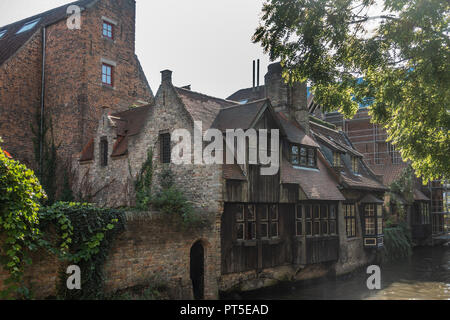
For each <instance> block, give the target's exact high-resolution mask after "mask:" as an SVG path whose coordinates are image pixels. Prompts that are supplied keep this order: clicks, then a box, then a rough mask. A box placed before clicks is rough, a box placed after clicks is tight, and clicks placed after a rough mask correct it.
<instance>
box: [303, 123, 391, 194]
mask: <svg viewBox="0 0 450 320" xmlns="http://www.w3.org/2000/svg"><path fill="white" fill-rule="evenodd" d="M311 131H312V132H313V133H314V136H315V137H316V139H317V140H318V141H319V142H320V143H321V144H323V145H324V146H326V147H327V148H329V149H331V150H332V151H339V152H344V153H346V154H350V156H355V157H358V158H360V159H359V172H358V174H354V173H353V172H352V170H351V169H352V168H351V161H350V158H349V157H348V156H344V161H343V171H342V172H341V178H342V183H343V185H344V186H345V187H346V188H352V189H370V190H377V191H386V190H387V188H386V187H385V186H384V185H383V184H382V183H381V182H379V181H378V180H377V179H376V177H375V176H374V174H373V173H372V172H371V170H370V169H369V168H368V167H367V165H366V163H365V162H364V161H363V159H362V158H363V155H362V154H360V153H359V152H358V151H356V150H355V149H354V148H353V146H352V144H351V142H350V140H349V139H347V137H346V136H345V133H344V132H342V131H336V130H333V129H330V128H327V127H324V126H322V125H320V124H316V123H312V122H311ZM329 160H331V159H329Z"/></svg>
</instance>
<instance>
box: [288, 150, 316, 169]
mask: <svg viewBox="0 0 450 320" xmlns="http://www.w3.org/2000/svg"><path fill="white" fill-rule="evenodd" d="M291 163H292V164H293V165H294V166H301V167H311V168H316V167H317V152H316V149H315V148H311V147H307V146H302V145H292V146H291Z"/></svg>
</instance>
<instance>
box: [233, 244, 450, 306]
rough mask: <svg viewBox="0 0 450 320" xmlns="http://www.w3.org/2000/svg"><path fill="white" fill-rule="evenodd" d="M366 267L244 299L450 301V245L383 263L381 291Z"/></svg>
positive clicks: (252, 293)
mask: <svg viewBox="0 0 450 320" xmlns="http://www.w3.org/2000/svg"><path fill="white" fill-rule="evenodd" d="M369 276H370V275H368V274H366V272H365V270H361V271H360V272H356V273H353V274H352V275H350V276H345V277H340V278H338V279H333V280H330V279H326V280H319V281H315V282H305V283H302V284H283V285H280V286H278V287H275V288H267V289H262V290H258V291H253V292H247V293H243V294H242V295H241V297H242V298H243V299H244V300H247V299H251V300H450V247H449V246H447V247H434V248H416V249H415V250H414V254H413V256H412V257H411V258H410V259H408V260H406V261H402V262H396V263H390V264H385V265H383V266H381V290H369V289H368V288H367V285H366V282H367V279H368V277H369Z"/></svg>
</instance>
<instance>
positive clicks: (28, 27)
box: [16, 18, 41, 34]
mask: <svg viewBox="0 0 450 320" xmlns="http://www.w3.org/2000/svg"><path fill="white" fill-rule="evenodd" d="M39 20H41V19H40V18H38V19H35V20H32V21H30V22H27V23H25V24H24V25H23V27H22V28H20V30H19V31H17V32H16V34H19V33H23V32H25V31H28V30H31V29H33V28H34V27H35V26H36V25H37V24H38V22H39Z"/></svg>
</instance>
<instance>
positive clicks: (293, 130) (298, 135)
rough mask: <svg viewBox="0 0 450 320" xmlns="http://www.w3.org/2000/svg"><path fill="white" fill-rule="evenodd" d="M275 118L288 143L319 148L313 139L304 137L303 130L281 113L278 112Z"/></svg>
mask: <svg viewBox="0 0 450 320" xmlns="http://www.w3.org/2000/svg"><path fill="white" fill-rule="evenodd" d="M277 116H278V119H279V121H280V123H281V125H282V126H283V129H284V131H285V133H286V136H287V139H288V140H289V141H290V142H292V143H298V144H302V145H306V146H310V147H315V148H319V145H318V144H317V143H316V142H315V141H314V139H312V138H311V137H309V136H308V135H306V133H305V131H304V130H303V128H302V127H301V126H300V125H299V124H298V123H297V122H296V121H292V120H290V119H289V118H288V117H287V116H286V115H285V114H284V113H282V112H278V113H277Z"/></svg>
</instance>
